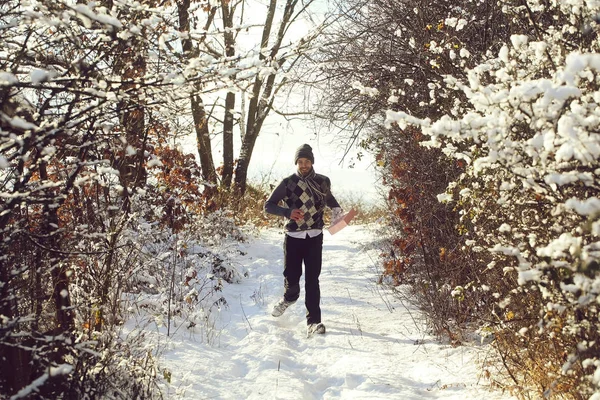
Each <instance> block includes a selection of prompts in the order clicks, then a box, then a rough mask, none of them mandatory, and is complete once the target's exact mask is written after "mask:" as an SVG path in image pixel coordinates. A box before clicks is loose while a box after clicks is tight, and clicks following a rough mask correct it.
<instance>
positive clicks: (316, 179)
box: [265, 170, 340, 232]
mask: <svg viewBox="0 0 600 400" xmlns="http://www.w3.org/2000/svg"><path fill="white" fill-rule="evenodd" d="M282 200H283V205H284V206H283V207H282V206H279V202H280V201H282ZM325 206H328V207H329V208H334V207H339V206H340V205H339V204H338V202H337V200H336V199H335V197H333V195H332V194H331V181H330V180H329V178H328V177H326V176H324V175H320V174H317V173H315V172H314V170H311V172H310V173H309V175H308V176H307V177H301V176H300V175H299V174H298V173H296V174H293V175H290V176H288V177H287V178H284V179H283V180H282V181H281V183H280V184H279V185H278V186H277V187H276V188H275V190H273V193H271V196H270V197H269V198H268V199H267V201H266V203H265V211H266V212H268V213H270V214H275V215H279V216H282V217H286V218H290V216H291V214H292V210H294V209H300V210H301V211H303V212H304V220H302V221H298V222H296V221H294V220H292V219H290V220H289V221H288V222H287V223H286V225H285V229H286V230H287V231H291V232H297V231H306V230H308V229H323V225H324V222H323V212H324V211H325Z"/></svg>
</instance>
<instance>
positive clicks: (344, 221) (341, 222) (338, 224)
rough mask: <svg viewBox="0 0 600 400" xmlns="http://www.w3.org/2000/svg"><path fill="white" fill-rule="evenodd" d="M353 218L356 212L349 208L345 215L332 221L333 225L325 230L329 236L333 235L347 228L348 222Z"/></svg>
mask: <svg viewBox="0 0 600 400" xmlns="http://www.w3.org/2000/svg"><path fill="white" fill-rule="evenodd" d="M355 216H356V211H354V208H351V209H350V211H348V212H347V213H346V214H344V215H342V216H341V217H339V218H338V219H336V220H335V221H333V223H332V224H331V226H330V227H329V228H327V230H328V231H329V233H330V234H332V235H334V234H336V233H337V232H339V231H341V230H342V229H344V228H345V227H347V226H348V224H349V223H350V221H352V218H354V217H355Z"/></svg>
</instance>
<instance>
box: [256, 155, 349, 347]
mask: <svg viewBox="0 0 600 400" xmlns="http://www.w3.org/2000/svg"><path fill="white" fill-rule="evenodd" d="M314 162H315V158H314V156H313V152H312V148H311V147H310V146H309V145H308V144H303V145H302V146H300V147H299V148H298V149H297V150H296V156H295V160H294V164H295V165H297V168H298V171H297V172H296V173H295V174H293V175H290V176H288V177H287V178H284V179H283V181H281V183H280V184H279V186H277V187H276V188H275V190H274V191H273V193H271V196H270V197H269V198H268V199H267V201H266V203H265V211H266V212H268V213H270V214H275V215H279V216H282V217H286V218H288V219H289V221H288V222H287V224H286V225H285V230H286V235H285V239H284V245H283V247H284V270H283V276H284V288H285V292H284V295H283V299H281V300H280V301H279V302H278V303H277V304H276V305H275V307H274V308H273V312H272V315H273V316H274V317H279V316H281V315H282V314H283V313H284V312H285V310H286V309H287V308H288V307H289V306H291V305H292V304H294V303H295V302H296V300H298V298H299V297H300V277H301V276H302V263H303V262H304V269H305V278H304V280H305V291H306V293H305V305H306V322H307V325H308V329H307V334H308V336H311V335H312V334H313V333H325V325H323V323H322V322H321V307H320V302H321V291H320V288H319V275H320V274H321V261H322V252H323V225H324V222H323V212H324V211H325V206H328V207H329V208H331V210H332V213H333V218H334V219H335V218H337V216H338V215H341V213H342V209H341V207H340V205H339V204H338V202H337V200H336V199H335V197H333V195H332V194H331V181H330V180H329V178H327V177H326V176H323V175H319V174H317V173H315V170H314V169H313V164H314ZM281 200H283V203H284V207H281V206H279V202H280V201H281Z"/></svg>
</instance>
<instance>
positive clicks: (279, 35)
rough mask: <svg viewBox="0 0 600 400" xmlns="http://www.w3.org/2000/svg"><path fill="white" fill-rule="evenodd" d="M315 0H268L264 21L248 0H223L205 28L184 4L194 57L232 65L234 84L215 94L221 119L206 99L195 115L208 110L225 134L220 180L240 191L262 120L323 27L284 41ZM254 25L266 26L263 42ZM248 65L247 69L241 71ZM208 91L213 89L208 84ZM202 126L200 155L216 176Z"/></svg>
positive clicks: (207, 18) (228, 67)
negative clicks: (198, 27) (196, 28)
mask: <svg viewBox="0 0 600 400" xmlns="http://www.w3.org/2000/svg"><path fill="white" fill-rule="evenodd" d="M315 3H316V1H315V0H310V1H306V2H302V3H300V2H299V1H298V0H286V1H277V0H269V1H268V3H267V4H265V6H266V11H267V12H266V14H265V17H264V20H260V19H257V17H256V13H247V12H246V8H247V7H248V4H247V1H246V0H237V1H226V0H222V1H221V2H220V3H219V4H218V5H215V6H212V7H207V9H206V15H205V20H204V21H203V24H202V25H203V29H202V31H201V33H200V32H196V31H194V29H193V28H192V25H193V24H191V19H190V17H189V11H188V10H189V7H190V6H191V4H190V2H182V3H179V15H180V29H181V30H182V31H183V32H190V35H189V39H187V38H186V39H184V40H183V43H184V45H183V47H184V49H186V50H185V51H186V54H188V55H189V57H190V59H193V58H195V57H200V56H202V55H206V56H209V57H213V58H214V59H215V63H216V64H217V63H218V64H219V65H220V66H222V67H223V68H225V69H226V70H227V76H228V78H229V85H228V89H226V93H225V95H224V96H223V97H221V96H220V95H212V98H213V99H214V100H213V102H214V106H215V107H216V108H217V109H218V110H223V111H222V113H221V112H220V111H219V115H222V118H219V117H218V116H217V114H216V113H213V112H212V111H211V112H210V113H207V112H206V110H207V104H203V103H198V102H197V103H196V105H194V104H192V111H193V114H194V118H195V120H197V119H198V118H196V114H198V113H201V112H204V113H205V114H203V115H204V116H205V117H208V121H211V123H212V126H214V127H215V130H216V134H217V135H220V134H222V141H223V167H222V169H221V180H220V183H221V186H222V187H223V188H224V189H226V190H228V189H230V187H231V185H232V184H233V187H234V188H235V190H236V191H238V192H240V193H244V192H245V190H246V185H247V177H248V167H249V165H250V160H251V158H252V154H253V151H254V146H255V144H256V140H257V138H258V136H259V135H260V132H261V130H262V127H263V124H264V122H265V120H266V118H267V117H268V116H269V114H270V113H271V111H272V110H273V105H274V102H275V99H276V96H277V94H278V93H279V92H280V91H281V90H282V88H284V87H285V85H287V84H288V83H289V80H288V78H287V77H286V73H287V72H288V71H290V69H292V68H293V67H294V66H296V65H297V63H298V61H299V60H300V59H301V58H302V57H304V56H305V55H306V54H307V53H308V52H309V51H310V50H311V48H312V46H313V45H314V40H315V38H316V37H317V35H318V33H317V32H318V30H315V31H314V32H311V33H310V34H308V35H306V36H305V37H303V38H293V37H292V38H289V43H286V42H285V41H286V40H288V36H289V35H290V30H291V28H292V26H293V25H294V24H296V23H299V21H300V19H302V18H303V17H305V16H306V15H308V13H309V11H310V8H311V6H313V5H314V4H315ZM217 11H218V12H217ZM217 16H220V19H218V18H216V17H217ZM210 27H212V30H210V29H209V28H210ZM255 29H260V30H261V31H260V41H259V42H255V43H251V42H250V41H251V40H253V39H252V36H251V35H250V34H251V33H252V32H251V31H253V30H255ZM248 65H250V67H248ZM248 69H249V70H250V71H248ZM244 70H246V73H244V74H239V72H240V71H244ZM242 75H243V76H242ZM214 89H215V91H216V90H217V89H219V88H214ZM204 90H206V91H209V90H210V89H209V88H208V87H205V89H204ZM238 96H239V97H240V101H239V102H238V101H237V98H238ZM207 97H211V96H207ZM212 109H213V108H212V107H211V110H212ZM199 126H200V127H201V128H203V129H207V132H205V134H203V135H198V136H197V137H198V151H199V153H200V160H201V163H202V167H203V169H210V170H211V171H212V172H208V171H206V172H205V177H207V176H209V175H210V176H211V179H212V177H216V176H217V173H216V172H214V171H215V167H214V164H213V165H212V166H211V163H210V162H209V161H208V160H211V159H212V151H213V146H211V145H210V143H209V141H208V140H207V137H208V125H205V124H204V120H202V123H201V124H200V125H199V124H198V122H196V128H198V127H199ZM236 127H237V130H238V131H239V132H240V142H241V143H240V151H239V154H238V156H237V158H236V157H235V151H234V147H235V146H234V139H235V135H234V131H235V129H236ZM202 160H207V161H206V162H202ZM209 181H211V182H212V180H209Z"/></svg>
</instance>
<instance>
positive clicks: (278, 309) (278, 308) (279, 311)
mask: <svg viewBox="0 0 600 400" xmlns="http://www.w3.org/2000/svg"><path fill="white" fill-rule="evenodd" d="M294 303H295V301H286V300H285V299H281V300H279V302H277V304H275V307H273V311H272V312H271V315H272V316H274V317H281V316H282V315H283V313H284V312H285V310H287V308H288V307H289V306H291V305H292V304H294Z"/></svg>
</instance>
